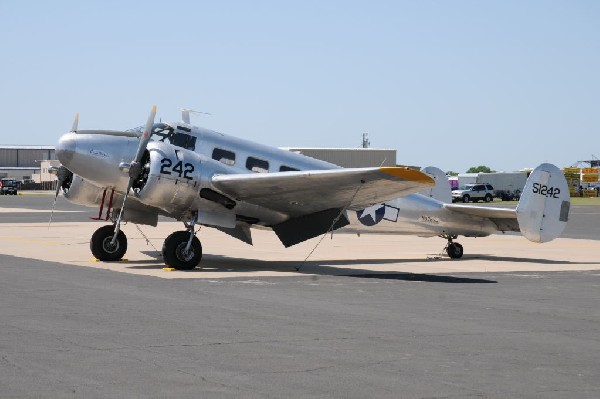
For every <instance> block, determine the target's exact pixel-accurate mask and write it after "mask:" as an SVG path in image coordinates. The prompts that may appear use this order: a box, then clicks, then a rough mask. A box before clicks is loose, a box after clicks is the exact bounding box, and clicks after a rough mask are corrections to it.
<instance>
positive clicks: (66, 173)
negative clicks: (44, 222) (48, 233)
mask: <svg viewBox="0 0 600 399" xmlns="http://www.w3.org/2000/svg"><path fill="white" fill-rule="evenodd" d="M48 172H50V174H53V175H56V192H55V193H54V202H53V203H52V212H50V221H49V222H48V229H50V225H51V224H52V217H53V216H54V208H56V199H57V198H58V193H59V192H60V189H61V188H62V189H64V190H65V191H66V190H68V187H69V186H70V181H71V179H72V177H73V173H72V172H71V171H70V170H69V169H67V168H65V167H64V166H63V165H60V166H58V167H56V166H52V167H50V168H48Z"/></svg>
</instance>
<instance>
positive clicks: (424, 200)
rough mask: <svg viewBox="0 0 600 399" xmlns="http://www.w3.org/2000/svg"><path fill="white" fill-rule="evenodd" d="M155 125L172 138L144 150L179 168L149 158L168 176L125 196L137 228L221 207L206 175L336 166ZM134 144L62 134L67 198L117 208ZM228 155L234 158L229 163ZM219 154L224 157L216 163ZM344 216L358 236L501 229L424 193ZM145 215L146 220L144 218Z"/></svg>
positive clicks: (250, 209)
mask: <svg viewBox="0 0 600 399" xmlns="http://www.w3.org/2000/svg"><path fill="white" fill-rule="evenodd" d="M155 126H162V127H163V128H164V130H163V131H164V132H168V133H170V138H168V137H166V133H165V136H164V137H163V139H162V141H151V142H150V143H149V144H148V147H147V148H148V150H149V152H150V154H151V155H150V156H151V157H157V156H160V155H162V156H164V157H163V158H161V159H162V160H164V159H165V158H167V159H172V160H174V161H175V162H177V164H178V165H181V166H180V167H179V169H177V168H176V169H173V165H172V164H171V165H167V164H166V163H164V162H163V164H162V165H160V161H161V159H158V158H157V159H156V160H153V161H156V162H158V165H159V166H158V167H160V172H168V173H163V174H155V175H152V176H150V177H149V179H148V183H147V186H146V187H147V188H145V189H144V190H141V191H140V192H139V193H135V195H130V200H128V201H132V209H130V210H129V209H128V213H129V215H130V217H131V218H133V219H131V220H133V221H136V222H140V223H147V224H153V223H155V222H154V221H153V220H154V219H155V218H156V217H157V216H158V215H159V214H160V215H164V216H169V217H173V218H175V219H178V220H185V219H186V218H187V217H188V215H189V214H190V212H193V211H194V210H198V209H203V210H209V211H210V210H212V209H214V210H215V211H217V210H218V209H221V207H222V206H221V205H219V204H217V203H215V202H214V201H211V200H207V199H206V198H202V197H201V196H200V195H199V193H200V190H201V189H202V188H211V177H212V176H214V175H217V174H241V173H254V172H256V171H260V172H280V171H286V170H327V169H336V168H340V167H339V166H337V165H334V164H331V163H328V162H324V161H320V160H317V159H314V158H310V157H307V156H303V155H300V154H297V153H293V152H290V151H287V150H282V149H278V148H275V147H271V146H266V145H261V144H258V143H254V142H251V141H248V140H243V139H240V138H236V137H232V136H228V135H225V134H222V133H218V132H215V131H211V130H208V129H204V128H199V127H195V126H192V125H190V124H186V123H183V122H179V123H169V124H165V123H161V124H155ZM158 130H160V129H158ZM138 144H139V139H138V138H137V137H135V136H133V135H132V137H120V136H114V135H112V136H111V135H103V134H81V133H67V134H65V135H63V136H62V137H61V138H60V140H59V143H58V145H57V148H56V154H57V157H58V158H59V160H60V161H61V163H62V164H63V165H64V166H65V167H66V168H68V169H69V170H70V171H72V172H73V173H74V177H73V186H72V187H71V189H70V190H69V191H68V192H67V193H65V196H66V198H68V199H69V200H71V201H73V202H75V203H79V204H82V205H87V206H98V205H99V204H100V202H101V200H102V196H103V191H104V190H105V189H114V204H120V203H121V202H122V198H123V194H124V192H125V190H126V189H127V185H128V180H129V175H128V173H127V172H126V171H125V170H124V169H123V168H122V167H121V168H120V167H119V165H122V164H123V163H126V162H130V161H131V159H132V158H133V157H134V155H135V153H136V149H137V147H138ZM231 154H233V155H234V158H235V159H234V160H232V159H230V158H231ZM221 155H222V156H223V157H222V158H220V159H216V158H219V157H220V156H221ZM228 157H229V158H228ZM156 162H155V163H156ZM186 165H188V166H186ZM250 169H253V170H250ZM152 179H154V180H152ZM215 191H218V190H215ZM128 206H129V205H128ZM345 211H346V216H347V218H348V220H349V221H350V225H349V226H347V227H345V228H344V230H347V231H353V232H357V233H394V234H411V235H419V236H423V237H430V236H439V235H450V236H451V235H459V234H460V235H464V236H475V237H481V236H487V235H490V234H492V233H494V232H496V231H498V226H497V225H496V224H494V223H492V222H491V221H489V220H487V219H484V218H479V217H476V216H469V215H461V216H460V217H457V215H456V214H455V213H453V212H451V211H449V210H448V209H445V208H444V202H442V201H439V200H436V199H435V198H431V197H429V196H426V195H422V194H411V195H408V196H405V197H401V198H398V199H396V200H392V201H388V202H386V203H383V204H378V205H375V206H372V207H370V208H367V209H351V208H350V209H346V210H345ZM144 213H147V214H149V215H150V216H147V217H145V216H144V215H143V214H144ZM235 213H236V214H237V215H238V216H240V215H243V218H246V219H247V220H251V221H252V222H251V223H249V224H251V225H252V226H256V227H261V226H262V227H269V226H272V225H274V224H277V223H281V222H283V221H285V220H286V219H288V218H289V216H288V215H285V214H282V213H280V212H276V211H273V210H271V209H268V208H265V207H261V206H257V205H253V204H250V203H247V202H238V203H237V205H236V207H235ZM238 220H239V219H238Z"/></svg>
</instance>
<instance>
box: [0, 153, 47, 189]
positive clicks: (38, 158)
mask: <svg viewBox="0 0 600 399" xmlns="http://www.w3.org/2000/svg"><path fill="white" fill-rule="evenodd" d="M55 159H56V154H55V152H54V146H49V145H0V177H10V178H13V179H15V180H20V181H29V180H31V179H32V177H33V175H34V174H39V173H40V171H41V166H40V164H41V162H42V161H50V160H55Z"/></svg>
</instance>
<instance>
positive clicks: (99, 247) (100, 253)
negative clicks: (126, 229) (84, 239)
mask: <svg viewBox="0 0 600 399" xmlns="http://www.w3.org/2000/svg"><path fill="white" fill-rule="evenodd" d="M90 249H91V250H92V254H93V255H94V257H96V259H98V260H101V261H109V262H114V261H117V260H121V259H122V258H123V256H124V255H125V252H127V237H126V236H125V233H123V232H122V231H120V230H119V232H118V233H117V234H116V237H115V227H114V226H112V225H108V226H102V227H100V228H99V229H98V230H96V231H95V232H94V234H93V235H92V239H91V240H90Z"/></svg>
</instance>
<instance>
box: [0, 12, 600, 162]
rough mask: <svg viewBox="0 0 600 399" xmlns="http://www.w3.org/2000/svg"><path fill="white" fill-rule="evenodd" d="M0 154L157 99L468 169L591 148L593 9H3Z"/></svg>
mask: <svg viewBox="0 0 600 399" xmlns="http://www.w3.org/2000/svg"><path fill="white" fill-rule="evenodd" d="M0 17H1V21H2V22H1V23H0V57H1V58H0V59H1V60H2V62H0V72H1V74H0V76H1V80H0V81H1V82H2V83H1V91H0V118H1V120H2V123H3V125H4V127H3V129H2V137H1V139H0V143H1V144H55V143H56V141H57V139H58V138H59V136H60V135H61V134H62V133H63V132H65V131H67V130H69V128H70V126H71V123H72V119H73V116H74V114H75V112H79V113H80V115H81V119H80V128H82V129H86V128H87V129H92V128H106V129H127V128H130V127H135V126H139V125H142V124H143V123H144V122H145V120H146V118H147V114H148V112H149V110H150V108H151V106H152V104H156V105H157V106H158V115H159V116H160V117H162V119H163V120H179V118H180V115H179V111H178V109H179V108H180V107H190V108H193V109H196V110H200V111H206V112H211V113H212V114H213V115H212V116H201V117H193V119H192V122H193V123H194V124H197V125H200V126H205V127H208V128H212V129H215V130H218V131H222V132H225V133H229V134H233V135H236V136H240V137H244V138H246V139H250V140H254V141H258V142H262V143H266V144H272V145H274V146H310V147H358V146H359V145H360V142H361V134H362V133H363V132H367V133H369V136H370V139H371V144H372V146H373V147H379V148H396V149H397V150H398V160H397V161H398V162H399V163H407V164H416V165H423V166H425V165H435V166H439V167H440V168H442V169H444V170H456V171H459V172H463V171H465V170H466V169H467V168H468V167H470V166H473V165H479V164H485V165H488V166H490V167H492V168H493V169H496V170H515V169H519V168H523V167H533V166H536V165H537V164H538V163H541V162H553V163H556V164H558V165H559V166H568V165H569V164H571V163H573V162H575V161H577V160H581V159H588V158H590V157H591V154H595V155H597V156H600V146H599V143H600V134H599V133H600V132H599V129H598V127H599V126H600V80H599V74H600V34H599V33H600V22H599V21H600V2H599V1H566V0H565V1H549V0H548V1H527V0H520V1H510V0H508V1H507V0H502V1H427V0H419V1H417V0H414V1H369V2H367V1H349V0H345V1H308V0H304V1H261V0H255V1H189V2H186V1H176V0H175V1H173V0H172V1H161V2H154V1H128V2H127V1H106V0H105V1H81V0H79V1H10V0H0Z"/></svg>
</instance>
